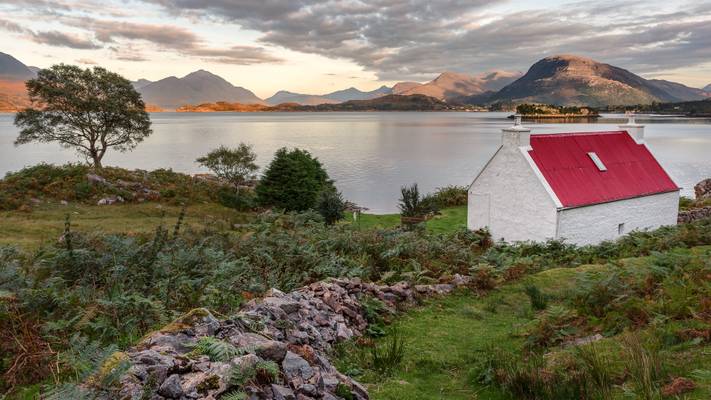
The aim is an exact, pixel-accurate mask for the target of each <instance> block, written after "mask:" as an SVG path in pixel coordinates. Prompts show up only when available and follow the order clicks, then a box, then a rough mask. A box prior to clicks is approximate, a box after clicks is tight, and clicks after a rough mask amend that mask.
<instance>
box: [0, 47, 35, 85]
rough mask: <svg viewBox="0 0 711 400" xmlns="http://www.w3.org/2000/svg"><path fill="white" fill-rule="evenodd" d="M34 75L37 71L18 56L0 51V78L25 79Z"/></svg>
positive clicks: (9, 79) (10, 79)
mask: <svg viewBox="0 0 711 400" xmlns="http://www.w3.org/2000/svg"><path fill="white" fill-rule="evenodd" d="M34 77H35V73H34V72H32V70H31V69H29V68H28V67H27V66H26V65H25V64H23V63H22V62H20V61H19V60H18V59H17V58H15V57H13V56H11V55H9V54H5V53H0V79H3V80H8V81H25V80H27V79H30V78H34Z"/></svg>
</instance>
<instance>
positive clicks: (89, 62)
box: [77, 58, 98, 65]
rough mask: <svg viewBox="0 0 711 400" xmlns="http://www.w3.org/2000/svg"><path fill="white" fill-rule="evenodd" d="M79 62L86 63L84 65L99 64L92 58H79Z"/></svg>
mask: <svg viewBox="0 0 711 400" xmlns="http://www.w3.org/2000/svg"><path fill="white" fill-rule="evenodd" d="M77 63H78V64H84V65H97V64H98V62H96V61H94V60H92V59H90V58H79V59H77Z"/></svg>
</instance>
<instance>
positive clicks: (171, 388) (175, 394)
mask: <svg viewBox="0 0 711 400" xmlns="http://www.w3.org/2000/svg"><path fill="white" fill-rule="evenodd" d="M158 394H160V395H161V396H164V397H167V398H169V399H179V398H180V397H181V396H182V395H183V388H182V386H181V385H180V375H178V374H175V375H171V376H169V377H168V379H166V380H165V382H163V384H161V385H160V388H158Z"/></svg>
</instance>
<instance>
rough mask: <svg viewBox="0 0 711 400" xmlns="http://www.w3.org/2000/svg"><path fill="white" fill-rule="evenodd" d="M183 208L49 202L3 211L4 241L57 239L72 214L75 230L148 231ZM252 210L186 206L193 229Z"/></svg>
mask: <svg viewBox="0 0 711 400" xmlns="http://www.w3.org/2000/svg"><path fill="white" fill-rule="evenodd" d="M180 210H181V208H180V207H178V206H170V205H165V204H158V203H142V204H121V205H110V206H87V205H67V206H47V207H44V208H38V209H36V210H33V211H32V212H22V211H3V212H0V220H1V221H2V223H0V244H11V245H17V246H20V247H23V248H26V249H31V248H35V247H37V246H39V245H40V244H42V243H46V242H51V241H55V240H57V239H58V238H59V237H60V236H61V234H62V232H63V230H64V221H65V218H66V216H67V215H69V218H70V221H71V226H72V230H74V231H76V232H92V233H102V232H103V233H126V234H129V235H130V234H134V233H145V232H152V231H155V229H156V228H157V227H158V226H159V225H160V224H164V225H165V226H172V225H174V224H175V222H176V221H177V219H178V216H179V215H180ZM248 217H249V216H248V214H245V213H239V212H237V211H234V210H232V209H229V208H226V207H223V206H221V205H219V204H200V205H193V206H189V207H187V208H186V214H185V221H184V222H185V226H186V227H187V228H192V229H203V228H207V227H209V228H211V229H229V228H230V226H231V224H235V223H242V222H245V221H246V220H247V219H248Z"/></svg>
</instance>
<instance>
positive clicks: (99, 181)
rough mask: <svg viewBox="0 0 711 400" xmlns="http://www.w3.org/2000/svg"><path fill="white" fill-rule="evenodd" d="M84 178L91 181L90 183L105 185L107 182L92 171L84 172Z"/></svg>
mask: <svg viewBox="0 0 711 400" xmlns="http://www.w3.org/2000/svg"><path fill="white" fill-rule="evenodd" d="M86 180H87V181H89V183H91V184H92V185H96V184H100V185H105V184H107V183H108V182H107V181H106V179H105V178H104V177H102V176H99V175H96V174H92V173H88V174H86Z"/></svg>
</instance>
